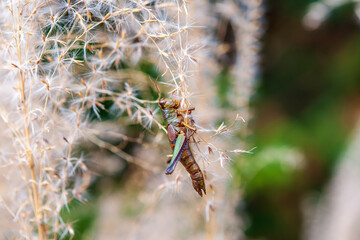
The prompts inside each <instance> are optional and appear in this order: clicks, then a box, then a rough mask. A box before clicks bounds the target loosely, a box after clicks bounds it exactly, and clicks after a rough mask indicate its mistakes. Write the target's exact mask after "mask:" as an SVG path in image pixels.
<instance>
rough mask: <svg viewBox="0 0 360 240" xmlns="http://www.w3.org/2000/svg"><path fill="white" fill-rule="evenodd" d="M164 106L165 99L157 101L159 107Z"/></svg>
mask: <svg viewBox="0 0 360 240" xmlns="http://www.w3.org/2000/svg"><path fill="white" fill-rule="evenodd" d="M165 104H166V100H165V99H163V98H162V99H160V100H159V105H160V106H161V107H164V106H165Z"/></svg>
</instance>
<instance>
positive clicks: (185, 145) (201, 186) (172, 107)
mask: <svg viewBox="0 0 360 240" xmlns="http://www.w3.org/2000/svg"><path fill="white" fill-rule="evenodd" d="M159 93H160V91H159ZM159 107H160V109H161V113H162V116H163V118H164V121H165V122H166V124H167V132H168V137H169V141H170V146H171V148H172V149H173V156H172V158H171V160H170V165H169V167H168V168H167V169H166V170H165V174H167V175H169V174H172V173H173V172H174V170H175V167H176V165H177V163H178V162H179V161H180V162H181V164H182V165H183V166H184V167H185V169H186V171H187V172H188V173H189V174H190V177H191V180H192V185H193V187H194V189H195V191H196V192H197V193H198V194H199V195H200V196H201V197H202V195H203V192H204V194H206V188H205V180H204V175H203V173H202V171H201V169H200V167H199V165H198V164H197V162H196V161H195V158H194V155H193V153H192V151H191V148H190V144H189V140H190V138H191V136H192V135H193V134H194V133H195V131H196V128H195V127H194V126H193V123H194V121H193V119H192V117H191V114H184V113H191V111H193V110H194V108H191V109H185V110H181V109H180V103H179V101H178V100H175V99H170V98H167V99H166V98H163V97H162V98H161V99H160V100H159Z"/></svg>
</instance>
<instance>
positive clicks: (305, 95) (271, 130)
mask: <svg viewBox="0 0 360 240" xmlns="http://www.w3.org/2000/svg"><path fill="white" fill-rule="evenodd" d="M357 9H358V6H357V5H356V3H355V1H354V2H351V1H323V2H321V1H303V0H292V1H286V0H275V1H267V2H266V14H265V16H266V27H265V35H264V37H263V41H262V43H263V51H262V55H261V56H262V60H261V72H262V74H261V76H260V78H259V81H258V87H257V89H256V90H255V92H254V95H253V97H252V101H251V104H252V105H251V106H252V110H253V112H254V118H253V120H252V121H251V124H250V128H251V129H252V134H251V137H249V142H251V143H252V144H253V145H254V146H256V147H257V149H256V150H255V151H254V154H253V155H252V156H251V157H248V158H245V159H243V160H242V161H241V164H236V163H235V164H234V165H236V170H235V173H236V175H238V174H239V175H242V176H243V177H244V178H243V182H242V183H243V184H244V186H245V187H244V199H243V200H242V201H241V202H240V203H239V205H238V211H239V213H241V214H240V216H242V217H244V219H245V228H244V231H245V235H246V236H247V238H248V239H274V240H275V239H358V238H359V235H358V232H356V231H357V230H356V229H355V228H356V227H355V226H356V224H355V225H354V219H358V217H359V215H358V214H357V213H356V212H357V211H358V207H355V206H354V205H353V204H352V202H353V201H356V200H354V199H353V198H352V196H355V195H356V192H357V190H356V189H354V188H352V190H350V192H351V191H352V193H350V194H348V195H347V196H344V198H343V199H341V200H339V201H337V199H335V200H333V199H331V198H338V196H339V195H341V194H344V193H343V192H342V190H341V189H346V188H348V187H347V185H349V184H351V181H356V180H355V179H354V178H353V179H348V180H344V179H343V178H342V180H343V181H341V183H340V184H339V187H338V188H336V191H335V192H334V185H335V184H336V183H337V182H339V181H336V180H334V179H337V176H338V175H339V172H342V170H341V166H342V165H343V164H344V162H345V161H346V160H347V159H346V157H345V156H347V155H349V154H346V152H347V151H352V150H351V149H353V150H354V151H356V149H357V148H358V147H359V146H356V144H355V145H354V146H355V147H353V148H350V149H349V145H350V144H351V142H353V141H355V140H353V138H354V135H356V134H355V131H354V130H355V129H356V122H357V121H358V118H359V106H360V95H359V94H360V68H359V63H360V44H359V37H360V31H359V30H360V29H359V18H358V17H357V15H356V12H357V11H358V10H357ZM355 138H356V137H355ZM297 154H299V155H297ZM295 155H297V157H295ZM294 158H297V160H296V161H295V162H294ZM354 158H355V159H350V160H349V161H353V162H354V164H353V167H354V168H357V167H358V164H357V163H356V161H358V159H359V156H356V157H354ZM243 161H245V162H247V163H246V164H245V165H246V167H248V168H249V169H247V170H244V169H243V167H244V165H243ZM289 161H290V162H292V164H289ZM294 163H296V164H295V165H294ZM254 171H256V172H254ZM345 175H346V172H345ZM345 179H346V178H345ZM329 192H331V193H333V194H329ZM326 202H336V204H333V205H331V204H330V205H329V204H327V203H326ZM348 204H349V205H351V207H350V209H352V210H350V211H353V213H352V214H351V213H349V214H348V215H346V216H343V215H342V214H341V213H343V212H344V211H346V208H347V207H346V205H348ZM329 206H332V207H329ZM320 209H321V210H320ZM335 209H338V213H337V214H331V213H330V212H331V211H335ZM350 211H349V212H350ZM329 214H330V215H329ZM319 215H321V216H319ZM326 216H328V217H331V218H333V219H332V220H329V221H328V222H329V223H328V225H327V226H325V225H326V224H323V225H324V226H320V225H321V224H320V223H319V222H321V220H323V219H325V218H326ZM314 219H315V220H314ZM316 219H317V220H316ZM331 221H334V222H337V223H338V225H336V224H335V225H331V224H330V222H331ZM343 224H345V225H347V226H344V228H345V229H347V230H346V231H347V234H345V233H344V232H342V234H343V235H341V234H340V230H341V229H342V227H341V225H343ZM326 232H327V233H326ZM330 233H331V234H330ZM327 234H329V235H333V236H331V237H330V236H327ZM328 237H329V238H328Z"/></svg>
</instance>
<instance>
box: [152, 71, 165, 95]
mask: <svg viewBox="0 0 360 240" xmlns="http://www.w3.org/2000/svg"><path fill="white" fill-rule="evenodd" d="M159 77H160V75H158V76H157V78H156V80H155V83H154V85H155V87H156V90H157V91H158V93H159V96H158V98H157V99H156V101H159V99H160V98H164V97H163V95H162V94H161V91H160V89H159V86H158V85H157V81H158V79H159Z"/></svg>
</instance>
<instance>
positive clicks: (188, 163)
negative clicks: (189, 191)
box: [171, 140, 206, 197]
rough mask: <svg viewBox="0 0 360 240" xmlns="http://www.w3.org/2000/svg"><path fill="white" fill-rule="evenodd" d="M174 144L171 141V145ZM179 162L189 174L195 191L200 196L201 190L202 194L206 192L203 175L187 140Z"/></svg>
mask: <svg viewBox="0 0 360 240" xmlns="http://www.w3.org/2000/svg"><path fill="white" fill-rule="evenodd" d="M175 141H176V140H175ZM175 141H174V143H175ZM174 146H175V144H173V143H171V147H174ZM180 162H181V164H182V165H183V166H184V167H185V169H186V171H187V172H188V173H189V174H190V177H191V180H192V185H193V187H194V189H195V191H196V192H197V193H198V194H199V195H200V196H201V197H202V191H204V194H206V188H205V180H204V175H203V173H202V171H201V169H200V167H199V165H198V164H197V162H196V161H195V158H194V155H193V154H192V152H191V149H190V145H189V142H187V143H186V145H185V148H184V151H183V152H182V154H181V158H180Z"/></svg>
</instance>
